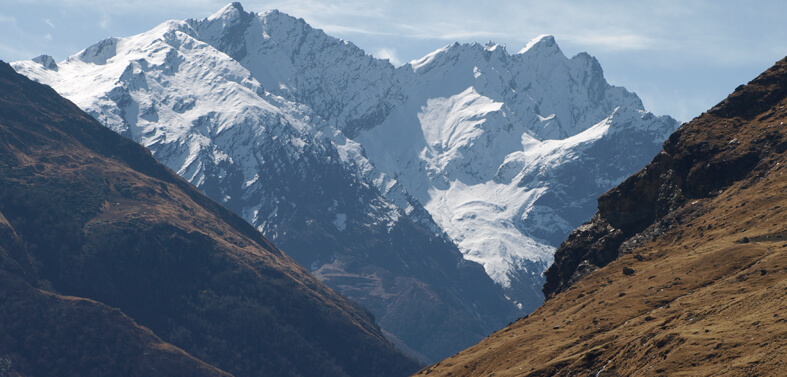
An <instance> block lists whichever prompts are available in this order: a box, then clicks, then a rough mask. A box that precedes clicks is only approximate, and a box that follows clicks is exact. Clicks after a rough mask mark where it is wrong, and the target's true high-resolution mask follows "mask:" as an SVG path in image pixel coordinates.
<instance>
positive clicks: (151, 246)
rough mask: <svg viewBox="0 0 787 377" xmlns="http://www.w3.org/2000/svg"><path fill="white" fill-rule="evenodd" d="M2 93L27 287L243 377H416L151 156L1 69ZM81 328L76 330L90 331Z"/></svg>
mask: <svg viewBox="0 0 787 377" xmlns="http://www.w3.org/2000/svg"><path fill="white" fill-rule="evenodd" d="M0 87H2V89H3V90H2V94H0V182H1V183H0V212H2V214H3V215H5V218H6V219H8V221H7V222H8V225H9V226H10V229H12V230H13V234H15V235H16V237H17V240H18V241H19V244H20V245H22V246H23V249H22V252H20V251H19V248H18V247H17V248H12V249H13V251H9V255H11V256H13V257H14V258H15V259H17V260H22V262H21V263H17V264H18V265H20V267H19V269H21V271H22V272H20V273H18V274H17V275H19V274H22V276H24V277H25V278H27V283H28V284H32V285H35V286H37V287H38V288H41V289H44V290H46V291H51V292H56V293H59V294H64V295H70V296H77V297H84V298H88V299H91V300H95V301H98V302H101V303H103V304H106V305H109V306H112V307H115V308H118V309H120V310H121V311H122V313H124V314H125V315H127V316H128V317H130V318H131V319H133V320H134V321H135V322H136V323H139V324H140V325H142V326H145V327H146V328H148V329H150V330H152V332H153V333H155V334H156V335H158V336H159V337H161V338H162V339H163V340H165V341H167V342H169V343H172V344H174V345H175V346H177V347H180V348H182V349H184V350H185V351H186V352H188V353H189V354H191V355H192V356H194V357H196V358H198V359H200V360H202V361H203V362H206V363H208V364H211V365H213V366H215V367H218V368H221V369H224V370H227V371H229V372H231V373H233V374H236V375H244V376H255V375H260V376H262V375H280V376H305V375H309V376H365V375H389V376H396V375H403V374H406V373H407V372H408V371H412V370H413V369H414V368H415V367H416V364H415V363H414V362H413V361H411V360H409V359H407V358H406V357H404V356H403V355H402V354H400V353H398V352H397V351H396V350H394V348H393V346H392V345H391V344H390V343H389V342H388V341H387V340H386V339H385V338H384V337H383V335H382V333H381V332H380V330H379V328H378V327H376V325H374V321H373V319H372V318H371V316H370V315H369V314H368V313H367V312H366V311H365V310H363V309H362V308H360V307H359V306H357V304H353V303H351V302H349V301H347V300H345V299H344V298H342V297H341V296H339V295H338V294H336V293H335V292H333V291H331V290H330V289H328V288H327V287H325V286H324V285H323V284H321V283H320V282H319V281H317V280H316V279H314V278H313V277H311V276H310V275H309V274H308V273H307V272H306V271H305V270H304V269H303V268H301V267H300V266H299V265H297V264H296V263H295V262H294V261H292V259H290V258H289V257H286V256H284V255H283V254H282V253H281V251H279V250H278V249H276V248H275V247H274V246H273V245H272V244H270V243H269V242H268V241H267V240H266V239H264V238H263V237H262V236H261V235H260V234H259V233H258V232H257V231H256V230H255V229H254V228H253V227H251V226H250V225H249V224H247V223H246V222H245V221H243V220H242V219H241V218H239V217H237V216H235V215H234V214H232V213H231V212H229V211H227V210H225V209H223V208H222V207H221V206H219V205H218V204H216V203H215V202H213V201H211V200H210V199H208V198H207V197H205V196H204V195H202V194H201V193H199V191H197V190H196V189H195V188H193V187H192V186H190V185H189V184H188V183H187V182H185V181H184V180H182V179H181V178H179V177H178V176H177V175H176V174H174V173H173V172H171V171H170V170H168V169H167V168H165V167H164V166H163V165H160V164H159V163H157V162H156V161H155V160H154V159H153V157H152V156H151V155H150V153H149V152H148V151H147V150H145V149H144V148H142V147H140V146H138V145H137V144H135V143H133V142H131V141H129V140H127V139H125V138H123V137H120V136H119V135H117V134H115V133H114V132H112V131H110V130H108V129H106V128H104V127H103V126H101V125H100V124H98V123H97V122H95V121H94V120H93V119H92V118H90V117H89V116H87V115H86V114H84V113H83V112H81V111H80V110H79V109H78V108H77V107H76V106H74V105H73V104H72V103H70V102H68V101H66V100H64V99H62V98H60V97H59V96H58V95H57V94H56V93H55V92H54V91H53V90H51V89H50V88H48V87H45V86H42V85H39V84H35V83H33V82H31V81H29V80H28V79H26V78H24V77H23V76H20V75H18V74H16V73H14V72H13V70H12V69H11V68H10V67H8V66H7V65H5V64H3V65H2V66H0ZM8 234H11V233H8ZM6 235H7V234H6ZM30 289H32V288H30ZM14 292H17V291H14ZM15 294H18V292H17V293H15ZM42 294H44V293H42ZM46 294H48V293H46ZM23 296H24V295H23ZM25 297H26V296H25ZM52 297H57V296H52ZM86 302H87V301H86ZM9 305H12V306H13V305H14V302H13V301H3V306H4V307H8V306H9ZM95 305H99V306H100V304H95ZM99 312H100V310H99ZM79 313H82V312H79ZM113 313H114V312H113ZM117 315H118V316H121V317H123V316H122V315H121V314H120V313H118V314H117ZM124 318H127V317H124ZM73 320H74V321H75V322H74V328H75V329H79V328H81V327H89V326H90V325H91V324H93V323H94V321H93V320H91V319H90V317H89V316H85V317H80V316H79V315H78V314H75V317H74V319H73ZM102 320H104V321H107V323H110V324H113V325H114V323H115V321H114V320H112V319H102ZM80 321H81V322H80ZM129 322H130V321H129ZM44 323H46V322H45V321H44ZM11 325H15V323H11ZM80 325H81V327H80ZM145 331H147V330H145ZM105 335H106V336H110V335H109V334H105ZM85 336H87V335H85ZM148 336H152V334H150V335H148ZM53 341H58V340H53ZM71 352H73V353H74V354H78V355H82V356H87V355H85V353H86V352H87V351H86V350H85V351H84V352H81V351H80V349H79V348H75V349H73V350H71ZM120 355H121V356H122V355H123V353H122V352H121V353H120ZM0 357H2V355H0ZM19 357H20V358H21V359H24V358H26V357H30V355H20V356H19ZM101 365H103V364H101ZM43 373H44V374H51V373H54V371H53V370H51V369H50V370H45V371H43ZM85 373H87V372H85ZM36 374H37V373H36ZM120 374H125V373H120Z"/></svg>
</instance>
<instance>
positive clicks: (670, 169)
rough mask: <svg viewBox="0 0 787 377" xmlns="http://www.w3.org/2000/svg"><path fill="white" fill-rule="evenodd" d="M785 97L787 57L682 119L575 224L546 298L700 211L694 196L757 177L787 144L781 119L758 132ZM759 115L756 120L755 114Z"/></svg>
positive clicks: (548, 278)
mask: <svg viewBox="0 0 787 377" xmlns="http://www.w3.org/2000/svg"><path fill="white" fill-rule="evenodd" d="M785 95H787V60H781V61H779V62H778V63H776V65H774V66H773V67H772V68H770V69H769V70H767V71H766V72H764V73H763V74H762V75H760V76H759V77H757V78H756V79H754V80H752V81H751V82H750V83H749V84H748V85H746V86H740V87H738V88H737V89H736V90H735V92H734V93H732V94H731V95H730V96H729V97H728V98H727V99H725V100H724V101H722V102H721V103H719V104H718V105H716V106H715V107H713V108H712V109H711V110H709V111H708V112H707V113H705V114H702V115H701V116H700V117H698V118H696V119H694V120H693V121H691V122H690V123H687V124H685V125H684V126H682V127H681V128H680V129H678V130H677V131H676V132H675V133H673V134H672V135H671V136H670V138H669V139H668V140H667V141H666V142H665V143H664V150H663V151H662V152H661V153H659V154H658V155H657V156H656V157H655V158H654V159H653V161H652V162H651V163H650V164H648V165H647V166H646V167H645V168H644V169H642V170H641V171H639V172H638V173H636V174H635V175H633V176H631V177H630V178H628V179H627V180H625V181H624V182H623V183H621V184H620V185H619V186H618V187H616V188H614V189H612V190H610V191H608V192H606V193H605V194H603V195H602V196H601V197H599V199H598V212H597V213H596V215H595V216H594V217H593V219H592V220H591V221H590V222H588V223H586V224H584V225H582V226H581V227H579V228H578V229H577V230H575V231H574V232H573V233H572V234H571V235H570V236H569V237H568V239H567V240H566V241H565V242H564V243H563V244H562V245H561V246H560V248H559V249H558V250H557V252H556V253H555V263H554V264H553V265H552V266H551V267H550V268H549V269H548V270H547V271H546V283H545V284H544V287H543V291H544V294H545V296H546V297H547V298H550V297H553V296H554V295H555V294H557V293H560V292H562V291H564V290H566V289H567V288H568V287H570V286H571V285H573V284H574V283H575V282H576V281H578V280H579V279H581V278H582V277H584V276H586V275H587V274H588V273H590V272H592V271H594V270H596V269H598V268H600V267H604V266H606V265H607V264H609V263H610V262H612V261H613V260H615V259H617V258H618V257H619V256H620V255H621V254H623V253H625V252H626V251H627V250H630V249H631V248H632V247H634V246H635V245H638V244H641V242H642V241H643V240H647V239H649V238H652V237H655V236H657V235H659V234H661V233H663V232H664V231H665V230H666V229H670V228H671V227H673V226H675V225H677V224H680V223H683V222H685V221H687V220H689V219H691V218H693V217H695V216H696V215H697V214H698V212H697V210H695V209H693V208H692V207H691V206H685V204H686V203H687V202H689V201H692V200H696V199H702V198H709V197H714V196H716V195H718V194H719V193H720V192H721V191H722V190H724V189H725V188H727V187H729V186H730V185H731V184H733V183H734V182H737V181H740V180H743V179H745V178H752V177H754V178H756V176H757V175H758V174H759V172H761V171H763V170H764V169H765V168H766V166H765V165H767V164H769V163H770V160H767V159H764V156H768V155H772V154H780V153H783V152H784V151H785V149H787V139H786V138H785V134H784V132H783V130H784V128H785V126H784V125H783V124H778V125H776V124H774V125H771V127H769V128H770V129H766V130H759V129H754V128H752V127H747V125H748V123H749V122H752V121H757V122H768V120H769V119H770V118H771V117H772V116H773V115H774V114H775V113H776V112H777V111H778V112H780V111H783V109H782V108H781V107H779V106H778V104H779V102H780V101H781V100H783V99H784V97H785ZM755 118H756V119H755Z"/></svg>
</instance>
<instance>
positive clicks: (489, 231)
mask: <svg viewBox="0 0 787 377" xmlns="http://www.w3.org/2000/svg"><path fill="white" fill-rule="evenodd" d="M14 67H15V69H17V70H18V71H19V72H21V73H24V74H26V75H28V76H30V77H33V78H34V79H36V80H38V81H40V82H43V83H46V84H48V85H51V86H52V87H53V88H55V89H56V90H58V91H59V92H60V93H62V94H63V95H64V96H66V97H68V98H70V99H71V100H73V101H74V102H75V103H77V104H78V105H79V106H80V107H82V108H83V109H85V110H86V111H87V112H88V113H90V114H91V115H93V116H94V117H96V119H98V120H99V121H100V122H102V123H103V124H105V125H106V126H107V127H109V128H111V129H113V130H115V131H116V132H119V133H121V134H123V135H125V136H127V137H130V138H132V139H134V140H136V141H139V142H140V143H141V144H143V145H144V146H146V147H148V148H150V149H151V151H152V152H153V153H154V155H155V156H156V158H157V159H158V160H159V161H162V162H164V163H165V164H166V165H168V166H169V167H170V168H172V169H173V170H175V171H177V172H178V173H179V174H180V175H182V176H183V177H184V178H186V179H188V180H189V181H190V182H192V183H194V184H195V185H196V186H197V187H199V188H200V189H201V190H202V191H203V192H205V193H207V194H208V195H209V196H211V197H212V198H214V199H216V200H217V201H220V202H222V203H223V204H224V205H225V206H227V207H228V208H230V209H231V210H233V211H234V212H236V213H238V214H240V215H242V216H243V217H244V218H245V219H246V220H247V221H249V222H250V223H252V224H253V225H254V226H255V227H257V228H258V229H259V230H260V231H262V232H263V233H264V234H265V235H266V236H267V237H269V238H271V239H272V240H273V241H274V242H275V243H276V244H277V245H279V246H280V247H282V249H284V250H285V251H286V252H287V253H288V254H289V255H291V256H293V257H294V258H295V259H296V260H297V261H298V262H299V263H301V264H302V265H304V266H306V267H308V268H310V269H311V270H312V272H313V273H314V274H315V275H316V276H318V277H319V278H320V279H322V280H323V281H325V282H326V283H327V284H328V285H330V286H331V287H333V288H335V289H337V290H339V291H340V292H341V293H342V294H344V295H346V296H348V297H350V298H352V299H354V300H356V301H358V302H361V303H362V304H363V305H365V306H366V307H368V308H369V309H370V310H372V312H373V313H374V314H375V316H376V317H377V320H378V322H379V323H380V325H381V326H382V328H383V329H384V330H385V331H387V332H388V333H389V335H392V336H393V338H394V339H398V340H399V341H400V343H399V344H400V345H401V346H403V347H407V348H409V349H410V351H411V352H413V354H421V355H422V356H423V358H424V359H428V360H437V359H440V358H442V357H445V356H448V355H450V354H452V353H454V352H455V351H457V350H459V349H461V348H464V347H466V346H469V345H470V344H472V343H474V342H476V341H478V340H479V339H481V338H482V337H483V336H484V335H486V334H488V333H489V332H491V331H492V330H494V329H496V328H499V327H500V326H502V325H504V324H505V323H508V321H510V320H511V319H513V318H516V317H517V316H519V315H521V314H522V313H525V312H529V311H531V310H533V309H534V308H535V307H537V306H538V305H539V304H540V303H541V301H542V297H543V296H542V295H541V292H540V291H539V287H540V286H541V285H542V283H543V276H542V273H541V272H542V271H544V270H545V269H546V267H547V266H548V265H549V263H550V262H551V260H552V251H553V250H554V247H555V246H557V244H558V243H559V242H560V241H561V240H562V239H563V238H565V235H567V234H568V233H569V232H570V231H571V229H573V228H574V227H576V226H577V225H579V224H581V223H582V222H583V221H585V220H587V218H589V217H590V216H591V215H592V213H593V210H594V206H595V198H596V197H597V196H598V195H599V194H601V193H602V192H604V191H605V190H607V189H608V188H610V187H612V186H613V185H614V184H615V183H617V182H619V181H621V180H622V179H623V178H624V177H626V176H627V175H629V174H631V173H632V172H634V171H636V170H637V169H639V168H640V167H641V166H643V165H644V164H645V162H646V161H648V160H649V159H650V158H651V157H652V156H653V155H654V154H655V153H656V151H657V150H658V148H659V144H660V143H661V141H663V140H664V139H665V138H666V136H667V135H668V134H669V132H671V131H672V130H674V129H675V127H676V126H677V123H676V122H675V121H674V120H672V119H671V118H668V117H656V116H653V115H652V114H650V113H647V112H645V111H644V110H643V108H642V103H641V102H640V100H639V99H638V98H637V97H636V95H634V94H632V93H629V92H627V91H626V90H625V89H623V88H618V87H612V86H610V85H608V84H607V83H606V81H605V80H604V78H603V72H602V70H601V67H600V66H599V64H598V62H597V61H596V60H595V59H594V58H592V57H591V56H589V55H587V54H584V53H582V54H579V55H577V56H575V57H573V58H571V59H568V58H566V57H565V56H564V55H563V53H562V52H561V51H560V49H559V48H558V46H557V44H556V42H555V41H554V38H552V37H550V36H541V37H538V38H536V39H534V40H533V41H532V42H531V43H530V44H528V46H526V47H525V48H524V49H522V51H520V52H519V53H517V54H509V53H508V52H506V50H505V47H504V46H501V45H495V44H488V45H479V44H465V45H462V44H453V45H450V46H446V47H445V48H443V49H441V50H438V51H436V52H434V53H433V54H430V55H429V56H427V57H425V58H423V59H421V60H418V61H414V62H411V63H409V64H406V65H405V66H403V67H399V68H395V67H393V66H392V65H390V64H389V63H388V62H387V61H384V60H379V59H374V58H373V57H371V56H368V55H366V54H365V53H364V52H363V51H362V50H360V49H358V48H357V47H356V46H354V45H352V44H351V43H348V42H345V41H341V40H338V39H335V38H332V37H330V36H327V35H326V34H325V33H323V32H322V31H320V30H316V29H313V28H311V27H310V26H309V25H308V24H306V23H305V22H304V21H303V20H298V19H294V18H292V17H290V16H288V15H285V14H283V13H280V12H277V11H270V12H266V13H263V14H255V13H249V12H246V11H244V10H243V8H242V7H241V6H240V4H237V3H234V4H231V5H228V6H226V7H224V8H223V9H222V10H220V11H219V12H217V13H216V14H214V15H212V16H210V17H208V18H206V19H203V20H187V21H170V22H167V23H164V24H162V25H160V26H159V27H157V28H155V29H153V30H151V31H149V32H147V33H143V34H140V35H137V36H133V37H129V38H110V39H107V40H104V41H102V42H99V43H98V44H96V45H94V46H91V47H89V48H87V49H86V50H84V51H82V52H80V53H79V54H77V55H74V56H72V57H70V58H69V59H67V60H66V61H64V62H61V63H59V64H55V63H54V62H53V60H52V59H51V58H47V57H39V58H36V59H35V60H34V61H26V62H17V63H14ZM457 246H458V249H457ZM459 251H461V253H462V254H463V255H464V258H465V259H462V254H460V253H459ZM473 262H478V263H481V264H482V265H483V267H484V269H485V272H486V275H489V276H490V277H491V278H492V279H493V280H494V282H496V283H497V284H498V286H497V287H496V286H494V285H493V284H492V280H490V279H489V278H488V277H487V276H485V275H484V273H483V270H482V269H480V268H479V266H478V265H476V264H475V263H473ZM501 287H503V288H502V289H501ZM504 293H505V295H506V296H507V297H508V298H509V299H510V301H511V302H513V303H514V304H516V306H514V305H511V304H510V303H509V302H507V301H506V299H505V298H504V296H503V294H504ZM445 318H450V319H451V321H448V322H446V321H445Z"/></svg>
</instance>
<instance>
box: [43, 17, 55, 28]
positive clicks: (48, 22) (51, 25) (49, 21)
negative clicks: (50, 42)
mask: <svg viewBox="0 0 787 377" xmlns="http://www.w3.org/2000/svg"><path fill="white" fill-rule="evenodd" d="M41 21H43V22H44V23H45V24H47V25H49V27H51V28H52V29H54V28H55V24H54V23H52V20H50V19H48V18H45V19H43V20H41Z"/></svg>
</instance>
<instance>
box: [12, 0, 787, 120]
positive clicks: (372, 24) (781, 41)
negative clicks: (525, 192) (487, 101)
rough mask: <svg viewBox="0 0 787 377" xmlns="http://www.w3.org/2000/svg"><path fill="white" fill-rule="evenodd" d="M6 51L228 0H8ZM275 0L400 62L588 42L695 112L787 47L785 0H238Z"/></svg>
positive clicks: (568, 49)
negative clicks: (466, 50)
mask: <svg viewBox="0 0 787 377" xmlns="http://www.w3.org/2000/svg"><path fill="white" fill-rule="evenodd" d="M2 3H3V4H2V5H0V59H2V60H5V61H14V60H20V59H30V58H32V57H35V56H37V55H40V54H44V53H46V54H49V55H52V56H54V57H55V60H57V61H60V60H63V59H65V58H66V57H68V56H69V55H72V54H74V53H76V52H78V51H80V50H82V49H84V48H85V47H88V46H89V45H91V44H93V43H95V42H97V41H99V40H101V39H104V38H107V37H110V36H115V37H123V36H128V35H133V34H137V33H141V32H143V31H146V30H148V29H151V28H152V27H153V26H155V25H157V24H159V23H161V22H163V21H166V20H168V19H186V18H204V17H206V16H208V15H210V14H212V13H214V12H215V11H217V10H218V9H220V8H221V7H222V6H224V5H226V4H227V3H228V1H227V0H114V1H108V0H107V1H98V0H2ZM242 4H243V6H244V8H245V9H246V10H247V11H254V12H264V11H266V10H270V9H279V10H281V11H283V12H285V13H288V14H290V15H292V16H295V17H300V18H303V19H305V20H306V21H307V22H308V23H309V24H311V25H312V26H314V27H317V28H321V29H323V30H325V32H327V33H328V34H330V35H333V36H335V37H339V38H343V39H346V40H349V41H351V42H353V43H355V44H356V45H357V46H359V47H361V48H363V49H364V50H366V52H367V53H371V54H373V55H375V56H377V57H382V58H389V59H390V60H391V61H392V62H393V63H395V64H400V63H402V62H407V61H410V60H413V59H417V58H420V57H422V56H423V55H426V54H427V53H429V52H431V51H433V50H435V49H438V48H440V47H442V46H444V45H446V44H449V43H452V42H454V41H459V42H474V41H477V42H487V41H493V42H496V43H499V44H505V45H507V49H508V51H509V52H511V53H515V52H517V51H519V50H520V49H521V48H522V47H524V45H525V44H526V43H527V41H528V40H530V39H531V38H533V37H536V36H538V35H540V34H552V35H554V36H555V38H556V40H557V42H558V44H559V45H560V47H561V49H562V50H563V52H564V53H565V54H566V55H567V56H569V57H571V56H573V55H575V54H576V53H578V52H581V51H587V52H588V53H590V54H591V55H593V56H595V57H596V58H597V59H598V60H599V61H600V62H601V66H602V67H603V68H604V72H605V76H606V77H607V80H608V81H609V82H610V83H612V84H613V85H621V86H625V87H626V88H627V89H629V90H631V91H634V92H636V93H637V94H639V96H640V97H641V98H642V100H643V102H644V103H645V107H646V108H647V109H648V110H651V111H653V112H655V113H657V114H669V115H672V116H673V117H675V118H677V119H679V120H684V121H685V120H690V119H691V118H693V117H694V116H697V115H699V114H700V113H701V112H702V111H704V110H707V109H708V108H710V107H711V106H713V105H714V104H716V103H717V102H718V101H720V100H721V99H723V98H724V97H726V95H727V94H729V93H730V92H731V91H732V90H733V89H735V87H736V86H738V85H740V84H745V83H746V82H748V81H749V80H751V79H752V78H754V77H755V76H756V75H757V74H759V73H760V72H762V71H764V70H765V69H767V68H768V67H770V66H771V65H772V64H773V63H774V62H776V61H777V60H779V59H781V58H783V57H784V56H785V55H787V25H785V23H784V21H783V19H784V16H785V15H787V1H783V0H772V1H756V0H754V1H752V0H749V1H718V0H716V1H713V0H681V1H658V0H650V1H638V2H634V1H611V0H610V1H578V0H577V1H527V0H487V1H466V0H453V1H429V0H398V1H393V0H375V1H368V0H365V1H360V0H339V1H324V0H294V1H262V0H249V1H244V2H242Z"/></svg>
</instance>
